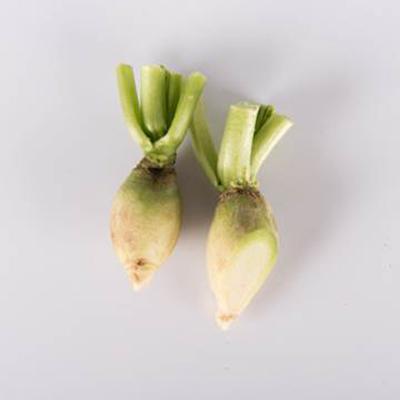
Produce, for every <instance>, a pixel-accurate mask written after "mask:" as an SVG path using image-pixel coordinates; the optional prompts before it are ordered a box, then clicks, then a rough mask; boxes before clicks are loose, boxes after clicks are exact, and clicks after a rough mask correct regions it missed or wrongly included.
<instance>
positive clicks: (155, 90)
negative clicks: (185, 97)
mask: <svg viewBox="0 0 400 400" xmlns="http://www.w3.org/2000/svg"><path fill="white" fill-rule="evenodd" d="M140 72H141V75H140V101H141V111H142V119H143V125H144V128H145V129H146V133H147V135H148V136H150V137H151V139H152V140H153V141H156V140H157V139H159V138H160V137H162V136H163V135H164V134H165V132H166V131H167V129H168V125H167V79H168V72H167V70H166V69H165V68H164V67H163V66H161V65H145V66H143V67H142V68H141V71H140Z"/></svg>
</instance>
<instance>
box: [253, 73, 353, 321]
mask: <svg viewBox="0 0 400 400" xmlns="http://www.w3.org/2000/svg"><path fill="white" fill-rule="evenodd" d="M352 90H353V88H352V87H351V85H350V83H349V82H348V81H347V80H346V79H343V78H341V77H338V78H335V77H332V76H331V77H326V80H320V81H316V82H304V83H303V85H301V86H300V87H297V88H296V89H295V90H288V91H287V92H285V93H282V95H281V96H280V97H282V99H279V98H278V102H279V101H280V100H283V102H284V103H288V104H290V108H291V110H292V114H290V117H291V118H292V119H293V120H294V124H295V125H294V127H293V128H292V130H291V131H289V132H288V134H287V136H286V137H285V138H283V140H282V142H281V143H280V144H278V145H277V147H276V148H275V149H274V152H273V153H272V154H271V156H270V158H269V159H268V160H267V161H266V162H265V164H264V170H263V172H261V174H260V178H261V190H262V192H263V193H264V195H265V197H266V199H267V200H268V201H269V202H270V203H271V206H272V208H273V210H274V213H275V217H276V219H277V223H278V228H279V234H280V253H279V257H278V262H277V264H276V266H275V269H274V270H273V272H272V273H271V275H270V277H269V279H267V281H266V283H265V285H264V287H263V288H262V289H261V290H260V292H259V293H258V295H257V296H256V298H255V299H254V301H253V303H252V305H251V306H250V307H249V309H248V313H249V315H251V314H253V315H259V316H260V317H261V316H265V314H266V313H268V307H270V306H275V305H277V304H278V303H279V299H280V298H281V297H282V296H285V293H286V292H287V291H290V286H291V285H292V284H295V282H296V279H298V278H299V276H300V274H301V273H302V271H304V270H305V269H306V268H307V264H308V262H309V260H310V259H311V258H312V253H313V249H315V248H317V247H318V246H321V245H326V243H327V242H328V241H329V237H331V236H332V235H334V234H335V231H336V230H337V228H338V227H339V225H340V221H341V220H342V221H343V220H344V218H345V214H346V213H347V212H348V210H349V209H350V208H351V207H352V203H353V202H354V198H355V196H354V194H355V193H356V192H357V190H358V189H357V187H356V185H353V187H349V184H348V182H351V180H348V179H347V178H346V177H344V176H343V174H342V172H341V169H340V160H334V162H332V157H331V153H330V149H329V143H331V140H332V138H328V137H327V135H332V130H333V129H332V127H334V126H335V124H336V121H337V118H338V115H340V113H341V111H343V110H344V109H345V107H348V106H349V103H351V101H353V100H352V96H351V93H352ZM349 134H350V133H349ZM337 140H340V137H339V135H338V136H337ZM266 172H268V175H267V176H265V175H264V174H265V173H266ZM351 174H352V172H351V171H348V175H349V176H351ZM321 268H323V265H321Z"/></svg>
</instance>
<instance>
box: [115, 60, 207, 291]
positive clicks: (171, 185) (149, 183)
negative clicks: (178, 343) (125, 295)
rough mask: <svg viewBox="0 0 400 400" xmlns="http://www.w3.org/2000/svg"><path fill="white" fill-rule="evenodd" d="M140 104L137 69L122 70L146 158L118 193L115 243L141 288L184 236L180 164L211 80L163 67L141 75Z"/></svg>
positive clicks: (124, 96) (129, 115)
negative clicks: (178, 156)
mask: <svg viewBox="0 0 400 400" xmlns="http://www.w3.org/2000/svg"><path fill="white" fill-rule="evenodd" d="M140 75H141V76H140V78H141V79H140V100H139V97H138V95H137V91H136V85H135V80H134V75H133V71H132V68H131V67H130V66H129V65H124V64H121V65H119V66H118V68H117V77H118V88H119V94H120V101H121V106H122V110H123V114H124V117H125V121H126V124H127V126H128V129H129V131H130V133H131V135H132V137H133V138H134V139H135V140H136V142H137V143H138V144H139V146H140V147H141V149H142V150H143V153H144V158H143V159H142V161H140V162H139V164H138V165H137V166H136V167H135V168H134V169H133V170H132V172H131V173H130V175H129V176H128V177H127V178H126V180H125V182H123V184H122V185H121V187H120V189H119V190H118V192H117V193H116V195H115V198H114V201H113V204H112V209H111V224H110V229H111V239H112V242H113V246H114V249H115V252H116V254H117V256H118V258H119V260H120V261H121V263H122V265H123V266H124V268H125V269H126V271H127V273H128V276H129V278H130V280H131V282H132V284H133V287H134V288H135V289H140V288H141V287H142V286H144V285H145V284H147V283H148V282H149V281H150V280H151V278H152V276H153V274H154V272H155V271H156V270H157V269H158V268H159V267H160V265H161V264H162V263H163V262H164V261H165V260H166V259H167V257H168V256H169V255H170V254H171V252H172V250H173V249H174V247H175V244H176V241H177V239H178V237H179V232H180V227H181V218H182V201H181V196H180V193H179V188H178V184H177V180H176V173H175V168H174V163H175V159H176V153H177V150H178V147H179V145H180V144H181V143H182V141H183V139H184V137H185V135H186V132H187V130H188V127H189V125H190V122H191V120H192V116H193V113H194V110H195V108H196V105H197V102H198V100H199V98H200V96H201V93H202V91H203V88H204V85H205V82H206V79H205V77H204V76H203V75H202V74H200V73H198V72H195V73H193V74H191V75H189V76H188V77H187V78H184V77H183V76H182V75H180V74H177V73H174V72H170V71H168V70H167V69H166V68H165V67H163V66H160V65H146V66H144V67H142V69H141V74H140Z"/></svg>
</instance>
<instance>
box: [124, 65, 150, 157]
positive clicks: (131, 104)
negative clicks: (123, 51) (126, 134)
mask: <svg viewBox="0 0 400 400" xmlns="http://www.w3.org/2000/svg"><path fill="white" fill-rule="evenodd" d="M117 79H118V89H119V96H120V102H121V106H122V111H123V114H124V117H125V121H126V124H127V125H128V128H129V131H130V133H131V135H132V137H133V138H134V139H135V140H136V141H137V142H138V143H139V145H140V147H141V148H142V150H143V151H144V152H145V153H146V152H149V151H151V150H152V148H153V145H152V143H151V141H150V140H149V138H148V137H147V136H146V134H145V133H144V132H143V130H142V128H141V123H140V112H139V101H138V97H137V93H136V86H135V79H134V76H133V70H132V68H131V66H130V65H126V64H120V65H119V66H118V67H117Z"/></svg>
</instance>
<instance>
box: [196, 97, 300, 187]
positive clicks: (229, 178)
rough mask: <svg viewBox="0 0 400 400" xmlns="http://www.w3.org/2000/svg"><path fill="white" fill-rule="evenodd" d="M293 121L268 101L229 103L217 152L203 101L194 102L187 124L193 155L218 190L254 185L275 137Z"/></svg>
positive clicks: (275, 142) (256, 183)
mask: <svg viewBox="0 0 400 400" xmlns="http://www.w3.org/2000/svg"><path fill="white" fill-rule="evenodd" d="M292 125H293V123H292V121H291V120H290V119H289V118H287V117H285V116H283V115H280V114H277V113H275V111H274V108H273V107H272V106H270V105H259V104H252V103H246V102H240V103H237V104H234V105H232V106H230V109H229V113H228V117H227V120H226V124H225V130H224V134H223V137H222V141H221V146H220V150H219V153H218V154H217V152H216V150H215V147H214V144H213V141H212V139H211V136H210V130H209V128H208V124H207V119H206V116H205V111H204V105H203V103H202V101H201V100H200V101H199V102H198V104H197V107H196V110H195V112H194V115H193V120H192V124H191V132H192V144H193V149H194V152H195V154H196V157H197V159H198V161H199V163H200V165H201V167H202V168H203V170H204V172H205V174H206V175H207V177H208V179H209V180H210V182H211V183H212V184H213V185H214V186H215V187H216V188H217V189H218V190H219V191H221V192H223V191H225V190H228V189H232V188H247V187H250V188H257V187H258V182H257V172H258V170H259V169H260V167H261V164H262V163H263V162H264V160H265V159H266V158H267V156H268V155H269V153H270V152H271V150H272V149H273V147H274V146H275V145H276V144H277V143H278V141H279V139H280V138H281V137H282V136H283V135H284V134H285V133H286V132H287V131H288V129H289V128H290V127H291V126H292Z"/></svg>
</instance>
